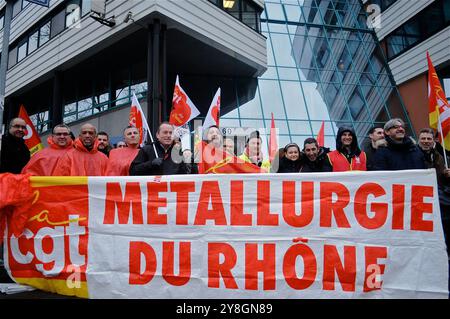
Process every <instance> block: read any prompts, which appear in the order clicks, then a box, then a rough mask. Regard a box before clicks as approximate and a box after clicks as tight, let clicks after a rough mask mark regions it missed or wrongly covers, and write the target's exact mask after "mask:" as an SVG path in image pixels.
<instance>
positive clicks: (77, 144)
mask: <svg viewBox="0 0 450 319" xmlns="http://www.w3.org/2000/svg"><path fill="white" fill-rule="evenodd" d="M73 144H74V146H75V148H76V149H77V150H79V151H81V152H85V153H91V154H95V153H97V152H98V150H97V146H98V140H97V139H95V141H94V147H93V148H92V149H91V150H90V151H88V149H87V148H86V147H85V146H84V145H83V143H81V140H80V138H79V137H78V138H77V139H76V140H75V142H74V143H73Z"/></svg>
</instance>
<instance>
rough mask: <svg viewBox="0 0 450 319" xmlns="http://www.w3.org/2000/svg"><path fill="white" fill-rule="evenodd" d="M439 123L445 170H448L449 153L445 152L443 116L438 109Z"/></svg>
mask: <svg viewBox="0 0 450 319" xmlns="http://www.w3.org/2000/svg"><path fill="white" fill-rule="evenodd" d="M438 123H439V132H440V133H441V139H442V150H443V151H444V162H445V168H446V169H448V163H447V152H446V151H445V139H444V133H443V132H442V123H441V114H440V111H439V109H438Z"/></svg>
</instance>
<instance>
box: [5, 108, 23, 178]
mask: <svg viewBox="0 0 450 319" xmlns="http://www.w3.org/2000/svg"><path fill="white" fill-rule="evenodd" d="M26 129H27V123H26V122H25V121H24V120H23V119H21V118H20V117H16V118H14V119H12V120H11V122H9V130H8V134H6V135H4V136H3V137H2V145H1V158H0V173H14V174H20V171H21V170H22V168H23V167H24V166H25V165H26V164H27V163H28V161H29V160H30V151H29V150H28V147H27V146H26V145H25V141H24V139H23V137H24V136H25V132H26Z"/></svg>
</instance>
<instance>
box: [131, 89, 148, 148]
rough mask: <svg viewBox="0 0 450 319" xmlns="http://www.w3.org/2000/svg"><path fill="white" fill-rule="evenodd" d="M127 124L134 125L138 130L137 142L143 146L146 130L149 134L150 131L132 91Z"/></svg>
mask: <svg viewBox="0 0 450 319" xmlns="http://www.w3.org/2000/svg"><path fill="white" fill-rule="evenodd" d="M128 124H129V125H132V126H134V127H136V128H137V129H138V130H139V136H140V138H139V144H140V145H141V146H143V143H144V142H145V139H146V137H147V132H148V133H150V136H151V132H150V128H149V127H148V124H147V120H146V118H145V115H144V111H142V108H141V105H140V104H139V101H138V99H137V97H136V95H135V94H134V93H133V97H132V99H131V109H130V115H129V121H128ZM152 140H153V137H152Z"/></svg>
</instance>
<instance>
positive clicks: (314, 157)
mask: <svg viewBox="0 0 450 319" xmlns="http://www.w3.org/2000/svg"><path fill="white" fill-rule="evenodd" d="M328 152H330V149H329V148H326V147H323V146H319V143H317V140H316V139H315V138H312V137H310V138H307V139H306V140H305V142H303V153H304V155H303V156H302V168H301V169H300V172H301V173H312V172H331V171H332V170H333V167H332V166H331V163H330V161H329V159H328V156H327V153H328Z"/></svg>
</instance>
